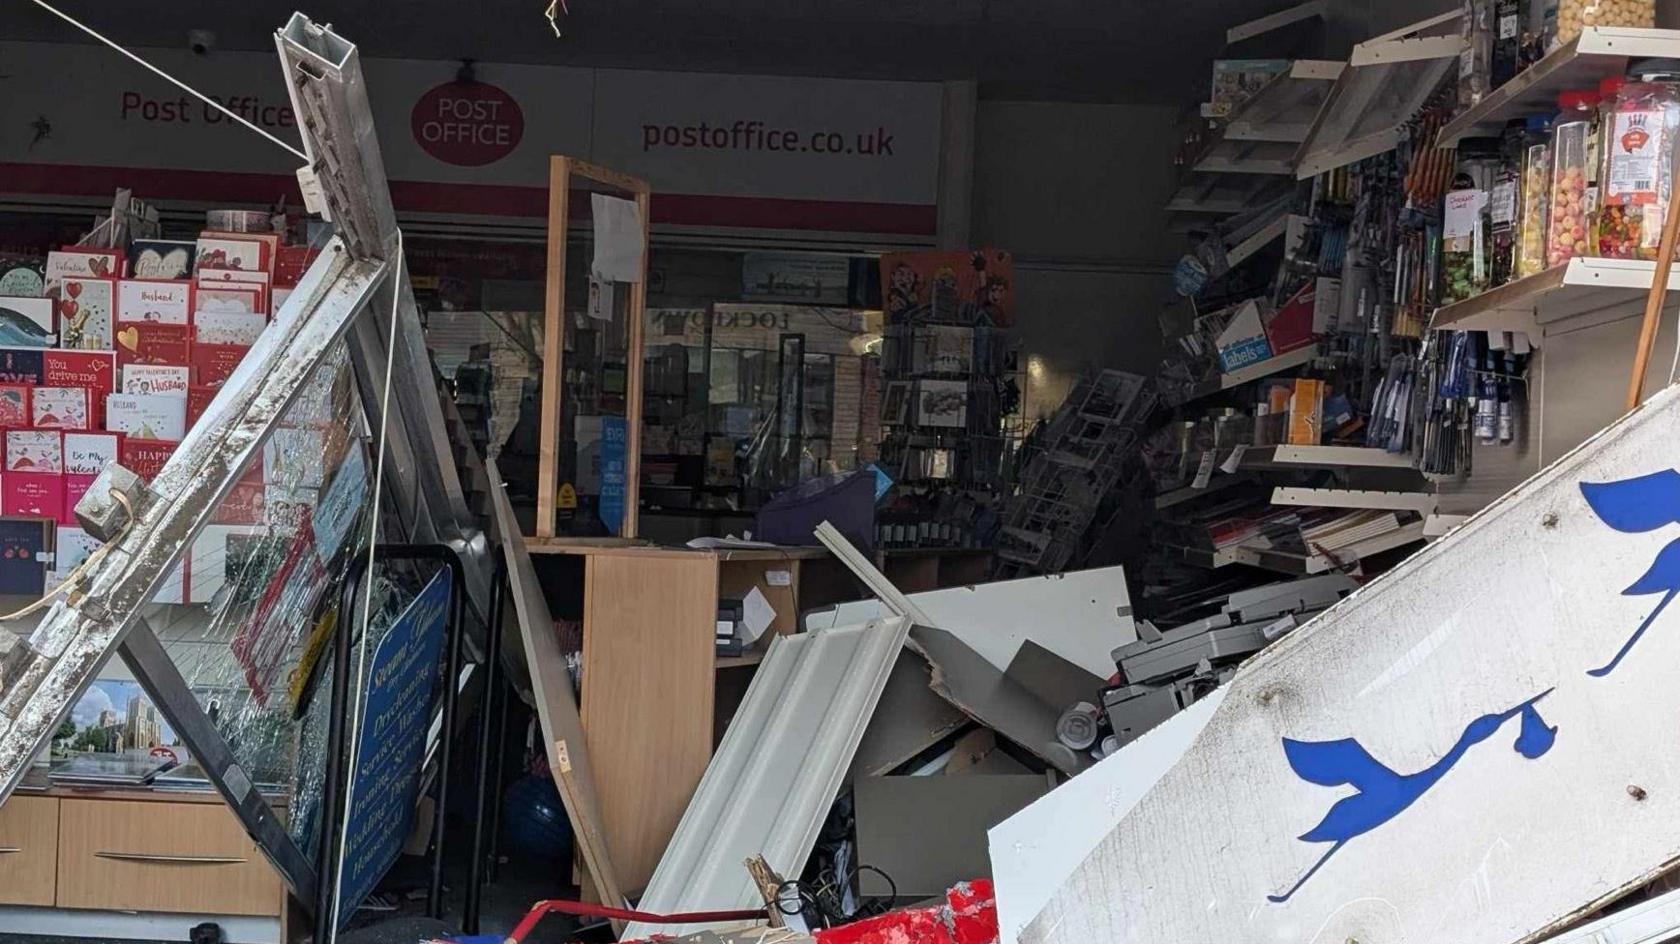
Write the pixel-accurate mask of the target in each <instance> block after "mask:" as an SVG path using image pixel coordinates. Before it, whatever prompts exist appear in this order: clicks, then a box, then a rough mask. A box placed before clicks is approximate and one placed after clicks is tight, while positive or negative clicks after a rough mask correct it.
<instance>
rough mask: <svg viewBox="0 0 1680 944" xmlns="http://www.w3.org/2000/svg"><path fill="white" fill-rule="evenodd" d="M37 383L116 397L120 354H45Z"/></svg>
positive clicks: (1, 357)
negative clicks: (81, 388) (109, 394)
mask: <svg viewBox="0 0 1680 944" xmlns="http://www.w3.org/2000/svg"><path fill="white" fill-rule="evenodd" d="M4 360H5V352H4V350H3V349H0V362H3V361H4ZM36 382H37V383H43V384H49V385H51V386H55V387H86V388H88V389H89V390H92V391H94V392H95V393H115V392H116V390H117V352H116V351H51V350H49V351H42V352H41V369H40V379H39V380H38V381H36ZM97 405H98V401H97V400H96V401H95V406H97ZM94 412H95V413H97V412H98V410H97V409H96V410H95V411H94ZM95 419H96V420H97V419H98V417H97V416H96V417H95Z"/></svg>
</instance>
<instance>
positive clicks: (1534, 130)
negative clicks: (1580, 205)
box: [1516, 117, 1552, 279]
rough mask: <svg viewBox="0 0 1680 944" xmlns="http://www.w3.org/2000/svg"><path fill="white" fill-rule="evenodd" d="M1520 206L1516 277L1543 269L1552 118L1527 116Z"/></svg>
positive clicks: (1549, 187) (1549, 188)
mask: <svg viewBox="0 0 1680 944" xmlns="http://www.w3.org/2000/svg"><path fill="white" fill-rule="evenodd" d="M1523 140H1524V145H1523V156H1522V207H1521V209H1520V210H1519V212H1518V219H1517V270H1516V276H1517V278H1519V279H1520V278H1523V277H1524V276H1529V275H1535V274H1538V273H1540V272H1544V271H1545V270H1546V246H1547V242H1546V234H1547V231H1546V223H1547V221H1546V212H1547V207H1549V206H1550V205H1551V191H1552V125H1551V119H1549V118H1543V117H1534V118H1529V119H1528V120H1527V121H1526V122H1525V126H1524V128H1523Z"/></svg>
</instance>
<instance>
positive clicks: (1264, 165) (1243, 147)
mask: <svg viewBox="0 0 1680 944" xmlns="http://www.w3.org/2000/svg"><path fill="white" fill-rule="evenodd" d="M1191 169H1192V170H1193V171H1195V172H1196V173H1198V174H1253V175H1256V176H1261V177H1288V176H1289V175H1290V174H1292V173H1294V172H1295V148H1294V146H1292V145H1290V144H1289V143H1288V142H1287V141H1233V140H1231V139H1230V138H1229V137H1226V138H1225V139H1224V140H1222V141H1218V142H1216V143H1214V145H1213V146H1212V147H1209V148H1208V149H1206V150H1205V151H1203V152H1202V156H1201V157H1200V158H1198V159H1197V160H1196V163H1195V164H1194V165H1193V166H1192V168H1191Z"/></svg>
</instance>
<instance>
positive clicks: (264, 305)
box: [193, 269, 270, 314]
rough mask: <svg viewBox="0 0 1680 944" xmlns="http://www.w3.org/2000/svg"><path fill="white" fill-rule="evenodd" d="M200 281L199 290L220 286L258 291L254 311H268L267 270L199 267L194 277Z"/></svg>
mask: <svg viewBox="0 0 1680 944" xmlns="http://www.w3.org/2000/svg"><path fill="white" fill-rule="evenodd" d="M193 278H194V279H196V280H197V282H198V290H199V291H203V290H205V289H218V288H242V289H246V290H248V291H255V292H256V293H257V300H256V302H254V303H253V305H252V309H251V310H252V311H259V312H262V313H263V314H267V313H268V287H269V286H268V280H269V278H270V276H269V274H268V273H267V272H247V271H245V270H243V269H199V270H198V273H197V274H196V275H195V276H194V277H193Z"/></svg>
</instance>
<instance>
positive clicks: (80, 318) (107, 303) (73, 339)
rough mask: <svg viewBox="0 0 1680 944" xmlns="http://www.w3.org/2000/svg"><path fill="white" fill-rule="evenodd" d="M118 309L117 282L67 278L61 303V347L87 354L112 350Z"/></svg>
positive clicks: (59, 319)
mask: <svg viewBox="0 0 1680 944" xmlns="http://www.w3.org/2000/svg"><path fill="white" fill-rule="evenodd" d="M116 305H117V280H116V279H94V278H72V277H66V278H65V279H64V283H63V287H62V290H61V294H60V296H59V299H58V330H59V334H60V335H61V337H60V339H59V345H60V346H61V347H65V348H70V349H72V350H83V351H86V350H102V349H105V348H109V347H110V346H111V328H112V324H113V323H114V319H115V315H114V312H115V311H116Z"/></svg>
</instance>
